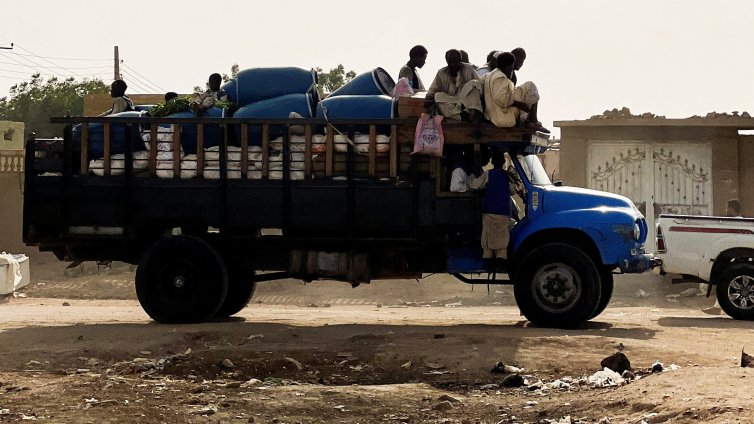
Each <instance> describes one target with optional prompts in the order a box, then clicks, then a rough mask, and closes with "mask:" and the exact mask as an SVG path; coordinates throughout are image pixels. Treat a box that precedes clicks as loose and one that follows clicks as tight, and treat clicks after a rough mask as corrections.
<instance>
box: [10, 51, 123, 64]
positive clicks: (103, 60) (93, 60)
mask: <svg viewBox="0 0 754 424" xmlns="http://www.w3.org/2000/svg"><path fill="white" fill-rule="evenodd" d="M16 54H17V55H18V56H35V57H40V58H44V59H53V60H82V61H88V62H109V61H111V60H112V59H84V58H66V57H51V56H38V55H27V54H21V53H16Z"/></svg>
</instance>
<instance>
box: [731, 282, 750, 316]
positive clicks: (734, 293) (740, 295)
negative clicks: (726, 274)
mask: <svg viewBox="0 0 754 424" xmlns="http://www.w3.org/2000/svg"><path fill="white" fill-rule="evenodd" d="M728 300H730V302H731V303H733V305H734V306H735V307H737V308H739V309H752V308H754V279H752V278H751V277H749V276H748V275H739V276H738V277H736V278H734V279H733V281H731V282H730V285H729V286H728Z"/></svg>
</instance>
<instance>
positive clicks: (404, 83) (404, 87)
mask: <svg viewBox="0 0 754 424" xmlns="http://www.w3.org/2000/svg"><path fill="white" fill-rule="evenodd" d="M404 94H407V95H412V94H414V89H413V88H411V83H410V82H409V81H408V78H406V77H402V78H401V79H399V80H398V82H396V83H395V88H393V97H394V98H398V97H399V96H402V95H404Z"/></svg>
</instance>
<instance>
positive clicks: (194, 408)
mask: <svg viewBox="0 0 754 424" xmlns="http://www.w3.org/2000/svg"><path fill="white" fill-rule="evenodd" d="M32 260H33V261H34V262H32V283H31V285H30V286H28V287H26V288H25V289H24V290H22V293H23V294H22V296H25V297H15V298H10V299H6V303H4V304H2V305H0V358H2V360H0V422H17V421H27V420H36V421H43V422H49V423H71V422H85V423H101V422H105V423H109V422H111V423H125V422H139V423H158V422H166V423H206V422H209V423H214V422H223V423H225V422H231V423H232V422H238V423H246V422H256V423H297V422H301V423H309V422H317V423H320V422H321V423H375V422H376V423H379V422H385V423H390V422H409V423H424V422H429V423H477V422H479V423H498V422H502V423H509V422H510V423H641V422H642V421H645V422H647V423H661V422H668V423H700V422H705V423H707V422H709V423H754V397H752V396H751V393H752V388H753V387H754V368H741V367H740V360H741V349H742V348H745V349H747V351H750V353H754V333H753V332H752V330H753V329H754V322H741V321H734V320H732V319H730V318H728V317H727V316H710V315H705V314H703V313H702V312H701V311H700V308H701V307H702V306H708V305H710V304H712V300H711V299H707V298H705V297H704V296H702V295H701V294H699V295H694V294H693V293H692V292H693V290H688V289H694V288H696V286H694V285H671V284H669V283H668V282H667V281H666V280H665V279H663V278H661V277H660V276H657V275H652V274H650V275H645V276H639V277H637V276H620V277H618V278H616V292H615V296H614V298H613V300H612V302H611V304H610V305H609V306H608V308H607V310H606V311H605V312H604V313H603V314H602V315H600V316H599V317H597V318H596V319H594V320H592V321H591V322H589V323H588V324H586V325H585V326H584V327H583V328H580V329H577V330H568V331H565V330H553V329H545V328H536V327H533V326H530V325H528V324H527V322H526V321H525V320H524V319H523V318H522V317H521V316H520V315H519V312H518V309H517V308H516V307H515V303H514V301H513V295H512V289H511V288H510V287H505V286H503V287H500V286H492V287H490V289H489V292H488V290H487V287H486V286H474V287H471V286H468V285H465V284H463V283H460V282H457V281H454V280H453V279H452V278H450V277H448V276H441V275H435V276H430V277H428V278H426V279H424V280H421V281H419V282H417V281H414V280H410V281H407V280H400V281H398V280H396V281H384V282H375V283H373V284H371V285H366V286H361V287H358V288H356V289H352V288H350V287H349V286H348V285H345V284H344V283H335V282H316V283H312V284H308V285H303V284H302V283H300V282H297V281H288V280H285V281H280V282H274V283H264V284H260V285H259V287H258V290H257V293H256V295H255V297H254V299H253V301H252V303H251V304H250V305H249V306H248V307H247V308H246V309H244V310H243V311H242V312H241V313H240V314H239V315H238V316H236V317H234V318H232V319H230V320H226V321H222V322H213V323H207V324H200V325H179V326H176V325H160V324H156V323H154V322H152V321H151V320H150V319H149V318H148V316H147V315H146V314H145V313H144V312H143V311H142V310H141V308H140V307H139V304H138V302H137V301H136V300H135V293H134V289H133V269H132V267H130V266H128V265H124V264H114V265H113V266H111V267H109V268H102V267H100V268H99V269H98V268H97V267H96V265H94V264H83V265H82V266H79V267H77V268H74V269H71V270H67V271H63V264H60V263H57V262H55V261H53V260H50V259H49V258H45V257H41V258H33V259H32ZM682 293H683V294H682ZM618 351H620V352H622V353H623V354H625V355H626V356H627V358H628V359H629V360H630V362H631V366H632V368H633V370H634V373H635V375H636V376H637V377H638V378H637V379H633V380H628V381H626V382H624V383H623V384H620V385H616V386H611V387H600V386H596V385H595V384H593V383H591V382H590V381H589V377H590V376H592V375H594V374H595V373H596V372H597V371H599V370H600V361H601V360H602V359H603V358H605V357H607V356H609V355H611V354H613V353H615V352H618ZM498 361H503V362H504V363H505V364H507V365H510V366H514V367H518V368H521V369H520V370H515V369H511V368H508V369H507V372H504V373H499V374H498V373H492V372H491V369H492V368H493V367H494V366H495V364H496V363H497V362H498ZM656 361H659V362H661V363H663V364H664V368H665V370H664V371H662V372H658V373H651V372H650V371H649V369H650V367H651V366H652V364H653V363H655V362H656ZM516 371H517V372H516ZM514 374H518V375H520V376H521V377H523V379H524V382H523V386H521V387H505V385H509V383H510V385H515V384H513V383H515V382H516V380H517V378H516V377H511V376H512V375H514ZM503 381H505V382H506V383H505V385H504V384H503ZM519 384H520V380H519Z"/></svg>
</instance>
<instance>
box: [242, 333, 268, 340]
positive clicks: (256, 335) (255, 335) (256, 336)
mask: <svg viewBox="0 0 754 424" xmlns="http://www.w3.org/2000/svg"><path fill="white" fill-rule="evenodd" d="M263 337H264V334H252V335H250V336H249V337H247V338H246V340H254V339H261V338H263Z"/></svg>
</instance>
